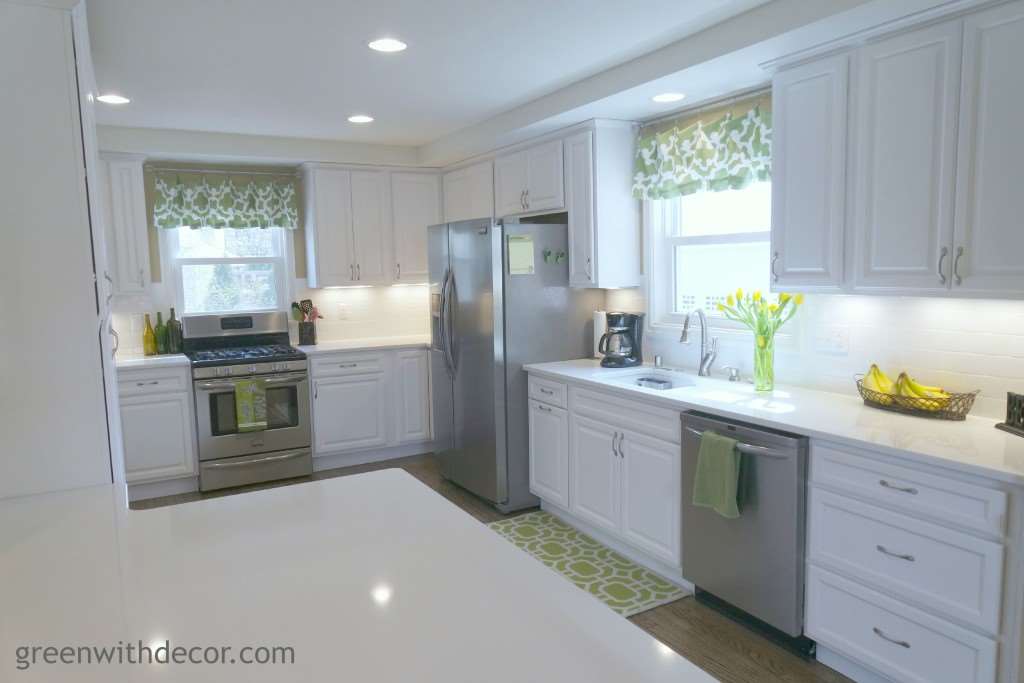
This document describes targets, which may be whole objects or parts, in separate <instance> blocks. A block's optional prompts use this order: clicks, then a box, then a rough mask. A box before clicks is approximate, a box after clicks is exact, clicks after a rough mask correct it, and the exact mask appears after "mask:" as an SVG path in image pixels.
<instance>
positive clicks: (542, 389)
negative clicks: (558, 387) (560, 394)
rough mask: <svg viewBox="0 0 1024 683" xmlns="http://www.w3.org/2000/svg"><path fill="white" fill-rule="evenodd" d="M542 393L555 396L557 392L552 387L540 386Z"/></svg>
mask: <svg viewBox="0 0 1024 683" xmlns="http://www.w3.org/2000/svg"><path fill="white" fill-rule="evenodd" d="M540 393H542V394H547V395H548V396H554V394H555V392H553V391H551V390H550V389H545V388H544V387H540Z"/></svg>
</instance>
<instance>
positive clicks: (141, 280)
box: [139, 268, 146, 288]
mask: <svg viewBox="0 0 1024 683" xmlns="http://www.w3.org/2000/svg"><path fill="white" fill-rule="evenodd" d="M145 286H146V271H145V269H143V268H139V287H143V288H144V287H145Z"/></svg>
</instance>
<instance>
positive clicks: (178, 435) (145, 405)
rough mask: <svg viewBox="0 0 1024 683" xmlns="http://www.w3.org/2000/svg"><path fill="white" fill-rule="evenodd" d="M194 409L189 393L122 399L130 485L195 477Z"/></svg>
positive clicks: (127, 476) (123, 432)
mask: <svg viewBox="0 0 1024 683" xmlns="http://www.w3.org/2000/svg"><path fill="white" fill-rule="evenodd" d="M191 406H192V401H191V399H190V398H189V395H188V393H186V392H179V393H173V394H142V395H138V396H125V397H124V398H122V399H121V431H122V435H123V439H124V459H125V476H126V478H127V480H128V482H129V483H132V482H140V481H155V480H157V479H172V478H175V477H187V476H193V475H195V473H196V455H195V450H194V448H193V442H192V439H193V433H194V429H193V421H192V407H191Z"/></svg>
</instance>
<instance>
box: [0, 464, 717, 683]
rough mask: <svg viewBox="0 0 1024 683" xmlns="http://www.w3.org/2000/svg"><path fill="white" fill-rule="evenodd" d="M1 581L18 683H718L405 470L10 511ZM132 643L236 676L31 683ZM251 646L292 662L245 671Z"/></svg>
mask: <svg viewBox="0 0 1024 683" xmlns="http://www.w3.org/2000/svg"><path fill="white" fill-rule="evenodd" d="M0 586H3V609H2V610H0V670H2V671H3V672H5V673H4V674H3V676H2V678H3V680H18V681H47V682H49V681H58V680H59V681H89V682H93V681H96V682H99V681H102V682H103V683H110V682H111V681H118V682H120V681H190V682H193V681H217V682H219V683H232V682H234V681H239V682H241V681H245V682H247V683H250V682H258V681H274V682H275V683H280V682H282V681H302V682H315V681H324V682H325V683H327V682H330V683H335V682H337V681H353V682H356V681H358V682H359V683H373V682H377V681H380V682H387V683H390V682H394V683H405V682H407V681H418V682H423V683H431V682H438V683H441V682H444V683H453V682H457V683H479V682H480V681H487V682H488V683H522V682H523V681H558V682H559V683H577V682H578V683H601V682H607V683H622V682H624V681H630V682H631V683H639V682H641V681H665V682H669V681H671V682H672V683H688V682H693V683H696V682H700V683H705V682H710V681H713V680H714V679H713V678H712V677H711V676H709V675H708V674H706V673H704V672H703V671H701V670H700V669H698V668H697V667H696V666H695V665H693V664H692V663H690V662H689V661H688V660H686V659H684V658H682V657H680V656H678V655H676V654H675V653H673V652H672V651H670V650H668V648H666V647H665V646H664V645H662V644H660V643H659V642H658V641H657V640H655V639H654V638H652V637H651V636H650V635H648V634H646V633H645V632H643V631H642V630H640V629H639V628H638V627H636V626H634V625H633V624H632V623H630V622H629V621H628V620H626V619H624V618H622V617H620V616H619V615H617V614H616V613H615V612H613V611H612V610H611V609H609V608H608V607H607V606H605V605H604V604H603V603H601V602H600V601H598V600H597V599H596V598H594V597H593V596H591V595H590V594H589V593H587V592H585V591H582V590H580V589H578V588H577V587H575V586H574V585H573V584H572V583H570V582H569V581H567V580H566V579H565V578H564V577H562V576H560V575H559V574H557V573H556V572H554V571H552V570H551V569H548V568H547V567H545V566H544V565H543V564H541V563H540V562H538V561H537V560H535V559H534V558H532V557H531V556H529V555H528V554H526V553H525V552H523V551H522V550H519V549H518V548H516V547H515V546H514V545H512V544H511V543H509V542H508V541H506V540H505V539H504V538H502V537H501V536H499V535H498V534H496V533H495V532H493V531H491V530H490V529H488V528H487V527H486V526H484V525H483V524H481V523H479V522H478V521H476V520H475V519H473V518H472V517H470V516H469V515H468V514H466V513H465V512H463V511H462V510H460V509H458V508H457V507H456V506H454V505H453V504H452V503H450V502H448V501H447V500H445V499H444V498H443V497H441V496H440V495H438V494H437V493H436V492H434V491H432V490H431V489H429V488H428V487H427V486H425V485H424V484H422V483H420V482H419V481H417V480H416V479H415V478H413V477H412V476H411V475H409V474H407V473H405V472H403V471H401V470H397V469H390V470H383V471H379V472H372V473H369V474H361V475H354V476H349V477H342V478H338V479H329V480H324V481H315V482H308V483H302V484H296V485H293V486H286V487H281V488H276V489H269V490H264V491H256V492H252V493H246V494H244V495H237V496H227V497H223V498H212V499H207V500H203V501H198V502H193V503H186V504H182V505H175V506H171V507H164V508H158V509H155V510H143V511H130V510H128V509H126V503H125V499H124V495H123V493H122V489H121V488H120V487H116V486H100V487H92V488H87V489H79V490H75V491H70V492H62V493H55V494H47V495H41V496H31V497H26V498H19V499H12V500H8V501H0ZM118 641H123V642H124V643H126V644H127V643H132V644H135V643H138V642H139V641H141V642H142V643H143V644H144V645H147V646H152V647H158V646H161V645H163V644H164V642H165V641H170V647H171V648H172V649H173V648H176V647H181V648H185V650H183V651H185V652H187V651H188V649H189V648H194V647H200V648H206V647H216V648H221V647H231V648H232V650H231V651H230V652H229V655H228V658H229V659H230V658H231V657H235V658H236V664H233V665H232V664H210V665H206V664H189V663H180V664H174V663H171V664H154V665H149V664H128V663H124V664H102V665H99V664H93V665H91V666H90V665H84V664H82V665H79V664H62V663H54V664H45V663H43V659H42V657H43V653H42V651H41V650H40V651H38V652H39V655H38V658H37V661H36V663H35V664H31V663H30V664H29V666H28V668H27V669H25V670H22V671H17V666H18V663H19V661H21V660H19V657H20V655H19V652H21V654H24V655H26V658H27V657H28V656H29V655H28V654H26V653H27V652H31V651H30V650H29V651H26V650H19V649H18V648H22V647H28V648H31V647H33V646H41V647H45V646H53V647H56V648H58V649H59V648H61V647H63V646H73V647H75V648H78V647H81V646H87V647H92V646H95V647H110V646H116V645H117V644H118ZM246 646H253V647H257V646H286V647H292V648H294V663H293V664H277V665H274V664H264V665H256V664H249V665H244V664H241V663H237V656H238V655H239V653H240V650H241V648H242V647H246ZM282 654H283V653H282ZM251 655H252V651H250V656H251ZM75 656H77V655H75ZM201 656H205V655H201ZM284 656H285V657H286V655H284ZM58 661H59V660H58ZM15 671H17V673H14V672H15Z"/></svg>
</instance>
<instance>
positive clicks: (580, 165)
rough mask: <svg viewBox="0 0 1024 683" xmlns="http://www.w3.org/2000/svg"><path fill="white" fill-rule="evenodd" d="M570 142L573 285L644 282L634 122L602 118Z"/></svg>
mask: <svg viewBox="0 0 1024 683" xmlns="http://www.w3.org/2000/svg"><path fill="white" fill-rule="evenodd" d="M564 146H565V151H564V152H565V153H564V156H565V207H566V211H567V212H568V217H569V218H568V222H569V284H570V285H571V286H573V287H602V288H609V287H611V288H619V287H635V286H637V285H639V284H640V280H641V272H640V270H641V258H640V214H639V210H640V203H639V201H638V200H637V199H635V198H634V197H633V190H632V185H633V179H632V168H633V155H634V151H635V146H636V130H635V128H634V126H633V125H632V124H630V123H625V122H621V121H600V120H596V121H593V122H591V124H590V128H589V129H588V130H584V131H581V132H579V133H576V134H574V135H571V136H569V137H568V138H566V139H565V142H564Z"/></svg>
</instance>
